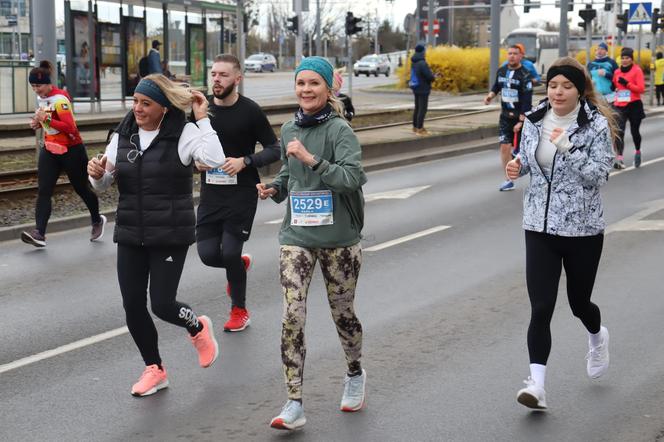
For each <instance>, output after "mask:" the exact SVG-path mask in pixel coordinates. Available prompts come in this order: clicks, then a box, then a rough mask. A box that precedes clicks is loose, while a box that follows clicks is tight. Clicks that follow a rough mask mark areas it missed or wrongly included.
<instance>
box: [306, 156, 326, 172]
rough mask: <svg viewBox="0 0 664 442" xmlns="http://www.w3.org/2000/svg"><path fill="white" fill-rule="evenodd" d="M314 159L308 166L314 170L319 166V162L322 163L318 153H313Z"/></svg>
mask: <svg viewBox="0 0 664 442" xmlns="http://www.w3.org/2000/svg"><path fill="white" fill-rule="evenodd" d="M314 161H315V163H314V164H312V165H311V166H309V168H310V169H311V170H313V171H314V172H315V171H316V170H317V169H318V168H319V167H320V163H322V162H323V160H321V159H320V158H318V155H314Z"/></svg>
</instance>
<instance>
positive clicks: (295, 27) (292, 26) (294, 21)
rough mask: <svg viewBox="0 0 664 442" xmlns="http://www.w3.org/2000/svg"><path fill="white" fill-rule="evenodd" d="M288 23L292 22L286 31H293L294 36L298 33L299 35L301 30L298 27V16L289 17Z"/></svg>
mask: <svg viewBox="0 0 664 442" xmlns="http://www.w3.org/2000/svg"><path fill="white" fill-rule="evenodd" d="M286 21H288V22H290V23H289V24H288V25H287V26H286V29H288V30H289V31H292V32H293V34H295V35H297V33H298V29H299V26H298V20H297V15H294V16H292V17H288V18H287V19H286Z"/></svg>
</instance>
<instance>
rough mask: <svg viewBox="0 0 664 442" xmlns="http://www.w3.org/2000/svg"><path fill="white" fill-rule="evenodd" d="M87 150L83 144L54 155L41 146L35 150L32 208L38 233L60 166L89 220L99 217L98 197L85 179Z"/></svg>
mask: <svg viewBox="0 0 664 442" xmlns="http://www.w3.org/2000/svg"><path fill="white" fill-rule="evenodd" d="M87 168H88V154H87V152H86V151H85V146H84V145H83V144H77V145H76V146H71V147H69V149H67V152H66V153H64V154H62V155H55V154H53V153H51V152H49V151H47V150H46V149H45V148H42V149H41V150H40V152H39V161H38V169H37V171H38V172H37V176H38V182H39V194H38V196H37V206H36V208H35V218H36V223H37V230H39V233H41V234H42V235H45V234H46V225H47V224H48V219H49V218H50V217H51V198H52V197H53V190H54V189H55V184H56V183H57V181H58V177H59V176H60V173H61V172H62V171H63V170H64V171H65V172H66V173H67V177H69V182H70V183H71V185H72V186H73V187H74V190H75V191H76V193H77V194H78V195H79V196H80V197H81V199H82V200H83V202H84V203H85V205H86V206H87V207H88V210H89V211H90V217H91V221H92V223H98V222H99V221H101V217H100V216H99V200H98V199H97V195H96V194H95V193H94V192H93V191H92V188H91V187H90V183H89V182H88V172H87Z"/></svg>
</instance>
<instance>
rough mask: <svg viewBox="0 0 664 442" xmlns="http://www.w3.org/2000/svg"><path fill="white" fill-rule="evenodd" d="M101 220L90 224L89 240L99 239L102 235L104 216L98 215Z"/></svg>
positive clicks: (104, 225)
mask: <svg viewBox="0 0 664 442" xmlns="http://www.w3.org/2000/svg"><path fill="white" fill-rule="evenodd" d="M99 217H100V218H101V221H99V222H98V223H94V224H92V232H90V241H99V240H100V239H101V237H102V236H104V227H106V221H107V220H106V217H105V216H104V215H99Z"/></svg>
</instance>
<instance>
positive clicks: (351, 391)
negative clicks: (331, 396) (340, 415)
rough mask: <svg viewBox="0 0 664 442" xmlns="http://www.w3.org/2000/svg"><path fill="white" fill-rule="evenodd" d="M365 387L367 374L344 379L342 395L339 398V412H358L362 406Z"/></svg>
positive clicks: (364, 372)
mask: <svg viewBox="0 0 664 442" xmlns="http://www.w3.org/2000/svg"><path fill="white" fill-rule="evenodd" d="M366 385H367V372H366V371H364V369H362V374H360V375H357V376H353V377H350V376H348V375H346V378H345V379H344V395H343V397H342V398H341V411H351V412H352V411H358V410H360V409H361V408H362V407H363V406H364V391H365V388H366Z"/></svg>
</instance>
